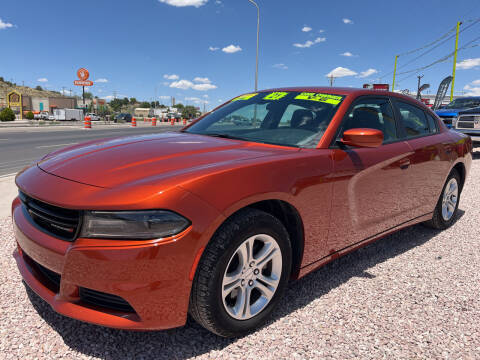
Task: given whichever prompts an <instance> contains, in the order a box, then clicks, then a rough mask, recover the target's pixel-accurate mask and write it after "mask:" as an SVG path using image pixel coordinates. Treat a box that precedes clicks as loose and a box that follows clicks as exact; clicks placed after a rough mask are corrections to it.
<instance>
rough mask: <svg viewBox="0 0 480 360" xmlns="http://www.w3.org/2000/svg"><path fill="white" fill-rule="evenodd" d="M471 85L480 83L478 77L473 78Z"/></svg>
mask: <svg viewBox="0 0 480 360" xmlns="http://www.w3.org/2000/svg"><path fill="white" fill-rule="evenodd" d="M472 85H480V79H478V80H473V81H472Z"/></svg>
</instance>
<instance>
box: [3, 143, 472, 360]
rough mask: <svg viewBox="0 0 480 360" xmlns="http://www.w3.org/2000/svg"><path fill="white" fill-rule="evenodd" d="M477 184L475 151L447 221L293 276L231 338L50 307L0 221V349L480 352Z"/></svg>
mask: <svg viewBox="0 0 480 360" xmlns="http://www.w3.org/2000/svg"><path fill="white" fill-rule="evenodd" d="M479 188H480V154H479V153H478V152H477V153H476V155H475V160H474V164H473V167H472V172H471V174H470V178H469V179H468V181H467V184H466V187H465V190H464V192H463V194H462V198H461V203H460V214H459V215H460V216H459V218H458V221H457V222H456V223H455V224H454V226H453V227H451V228H450V229H448V230H446V231H443V232H438V231H434V230H431V229H427V228H424V227H423V226H421V225H418V226H414V227H411V228H408V229H406V230H403V231H400V232H398V233H396V234H393V235H391V236H388V237H386V238H384V239H382V240H379V241H378V242H376V243H375V244H372V245H369V246H367V247H366V248H363V249H361V250H359V251H356V252H354V253H352V254H350V255H348V256H346V257H344V258H341V259H339V260H337V261H335V262H334V263H332V264H330V265H328V266H326V267H324V268H322V269H320V270H318V271H316V272H315V273H313V274H310V275H308V276H307V277H305V278H304V279H302V280H300V281H298V282H296V283H292V284H291V285H290V287H289V289H288V291H287V293H286V297H285V299H284V301H283V302H282V303H281V304H280V307H279V309H278V310H277V311H276V313H275V316H274V318H273V319H272V321H271V322H270V323H269V324H268V325H267V326H266V327H264V328H263V329H261V330H260V331H258V332H256V333H254V334H252V335H250V336H247V337H244V338H242V339H235V340H227V339H221V338H218V337H216V336H214V335H212V334H210V333H208V332H207V331H205V330H203V329H202V328H201V327H199V326H198V325H196V324H194V323H192V322H189V324H187V325H186V326H185V327H183V328H179V329H174V330H169V331H158V332H146V333H145V332H128V331H119V330H111V329H106V328H102V327H98V326H94V325H88V324H84V323H80V322H78V321H76V320H71V319H68V318H65V317H63V316H60V315H58V314H56V313H54V312H53V311H52V310H51V309H50V307H49V306H48V305H47V304H46V303H44V302H43V301H42V300H41V299H40V298H39V297H38V296H36V295H35V294H34V293H33V292H31V291H30V290H26V288H25V287H24V285H23V284H22V281H21V279H20V276H19V274H18V271H17V269H16V265H15V261H14V260H13V258H12V257H11V254H12V252H13V249H14V239H13V235H12V231H11V224H10V222H11V220H10V219H9V218H6V219H3V220H0V239H1V241H2V246H1V248H0V358H2V359H17V358H21V359H27V358H28V359H30V358H40V359H53V358H67V359H73V358H75V359H79V358H106V359H127V358H128V359H132V358H136V359H147V358H151V359H154V358H155V359H172V358H173V359H185V358H190V357H198V358H238V359H246V358H248V359H250V358H252V359H253V358H255V359H259V358H260V359H263V358H272V359H278V358H288V359H307V358H336V359H348V358H390V359H399V358H403V359H407V358H408V359H412V358H445V359H447V358H448V359H457V358H458V359H460V358H462V359H474V358H477V359H478V358H479V356H480V355H479V354H480V298H479V293H480V271H479V270H480V220H479V219H480V195H479V193H478V189H479Z"/></svg>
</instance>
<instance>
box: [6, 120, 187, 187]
mask: <svg viewBox="0 0 480 360" xmlns="http://www.w3.org/2000/svg"><path fill="white" fill-rule="evenodd" d="M181 128H182V126H157V127H153V126H142V127H137V128H132V127H127V126H124V127H120V128H113V127H112V128H97V129H95V128H94V129H91V130H86V129H81V128H72V127H69V128H62V127H51V128H48V127H45V128H21V129H8V130H7V129H0V178H1V177H7V176H11V175H15V174H16V173H17V172H18V171H20V170H21V169H23V168H24V167H25V166H27V165H29V164H31V163H33V162H35V161H36V160H38V159H39V158H41V157H42V156H43V155H45V154H47V153H49V152H52V151H54V150H58V149H61V148H64V147H67V146H69V145H74V144H78V143H82V142H85V141H88V140H94V139H102V138H109V137H119V136H128V135H143V134H152V133H162V132H170V131H178V130H179V129H181Z"/></svg>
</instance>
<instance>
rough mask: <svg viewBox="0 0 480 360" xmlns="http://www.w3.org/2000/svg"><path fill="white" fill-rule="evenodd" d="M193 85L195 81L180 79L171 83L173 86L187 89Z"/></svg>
mask: <svg viewBox="0 0 480 360" xmlns="http://www.w3.org/2000/svg"><path fill="white" fill-rule="evenodd" d="M192 86H193V83H192V82H191V81H188V80H178V81H174V82H172V83H171V84H170V87H171V88H175V89H182V90H187V89H190V88H191V87H192Z"/></svg>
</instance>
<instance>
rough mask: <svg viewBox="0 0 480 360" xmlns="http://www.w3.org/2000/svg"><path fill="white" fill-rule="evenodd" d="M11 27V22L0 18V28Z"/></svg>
mask: <svg viewBox="0 0 480 360" xmlns="http://www.w3.org/2000/svg"><path fill="white" fill-rule="evenodd" d="M11 27H13V24H10V23H6V22H3V21H2V19H0V30H3V29H8V28H11Z"/></svg>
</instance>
